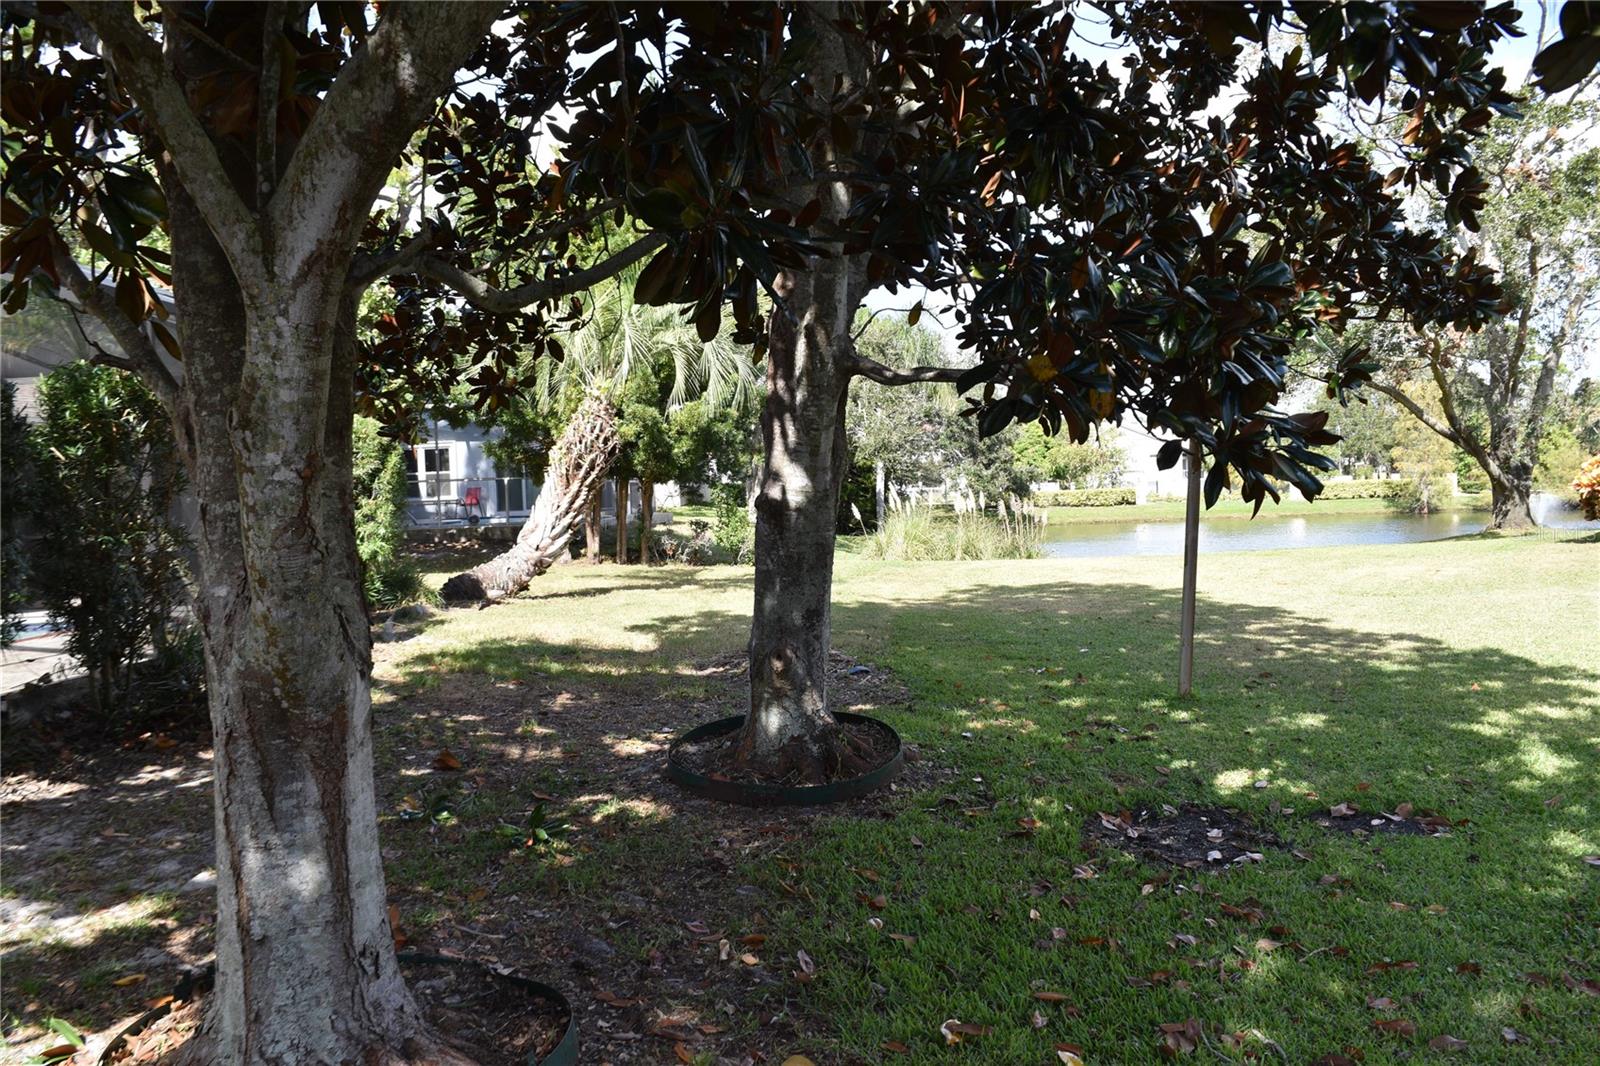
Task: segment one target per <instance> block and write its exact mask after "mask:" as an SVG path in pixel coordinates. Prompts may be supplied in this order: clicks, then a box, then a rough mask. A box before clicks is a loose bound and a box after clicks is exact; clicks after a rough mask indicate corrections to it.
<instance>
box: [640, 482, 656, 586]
mask: <svg viewBox="0 0 1600 1066" xmlns="http://www.w3.org/2000/svg"><path fill="white" fill-rule="evenodd" d="M655 520H656V487H655V484H654V483H653V482H650V481H646V480H645V479H644V478H640V479H639V564H640V565H641V566H649V565H650V524H651V523H652V522H654V521H655Z"/></svg>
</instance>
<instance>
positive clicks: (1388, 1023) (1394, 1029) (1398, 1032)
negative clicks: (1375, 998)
mask: <svg viewBox="0 0 1600 1066" xmlns="http://www.w3.org/2000/svg"><path fill="white" fill-rule="evenodd" d="M1372 1027H1373V1028H1374V1029H1376V1030H1378V1031H1379V1032H1381V1033H1388V1034H1389V1035H1391V1036H1403V1037H1407V1038H1410V1037H1413V1036H1416V1035H1417V1023H1416V1022H1413V1021H1411V1020H1410V1019H1409V1018H1375V1019H1373V1022H1372Z"/></svg>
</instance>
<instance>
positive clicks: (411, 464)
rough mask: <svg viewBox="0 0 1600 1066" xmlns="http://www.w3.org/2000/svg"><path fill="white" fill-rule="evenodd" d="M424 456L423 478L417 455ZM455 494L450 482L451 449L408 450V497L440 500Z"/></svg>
mask: <svg viewBox="0 0 1600 1066" xmlns="http://www.w3.org/2000/svg"><path fill="white" fill-rule="evenodd" d="M419 453H420V454H421V456H422V471H421V476H418V471H417V455H418V454H419ZM454 494H455V489H454V485H453V484H452V482H451V480H450V449H449V448H427V447H418V448H408V449H406V495H407V496H408V497H410V498H411V499H413V500H415V499H424V500H439V499H447V498H449V497H451V496H453V495H454Z"/></svg>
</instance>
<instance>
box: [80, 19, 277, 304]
mask: <svg viewBox="0 0 1600 1066" xmlns="http://www.w3.org/2000/svg"><path fill="white" fill-rule="evenodd" d="M72 9H73V11H74V12H75V13H76V14H77V15H78V16H79V17H80V18H81V19H83V21H84V22H85V23H87V24H88V26H89V28H90V29H92V30H93V31H94V32H95V34H96V35H98V36H99V38H100V41H101V44H102V46H103V53H104V54H105V57H106V58H107V59H108V60H109V61H110V62H111V65H112V67H113V68H114V69H115V71H116V74H117V77H118V78H119V79H120V80H121V82H122V83H123V85H124V86H125V87H126V88H127V90H128V92H129V94H130V95H132V97H133V98H134V100H135V101H137V102H138V104H139V108H140V110H141V111H143V112H144V116H145V118H146V119H147V120H148V121H149V122H150V124H151V126H152V127H154V129H155V132H156V135H157V136H158V137H159V138H160V139H161V143H162V145H163V146H165V148H166V150H167V153H168V154H169V155H170V156H171V157H172V166H173V169H174V170H175V171H176V172H177V174H178V178H179V180H180V181H182V182H183V185H184V188H185V189H186V190H187V191H188V193H189V195H190V196H191V197H192V198H193V199H194V202H195V204H196V206H198V207H199V208H200V213H201V214H202V215H203V216H204V217H205V220H206V224H207V225H209V226H210V227H211V231H212V232H213V233H214V234H216V237H217V243H218V244H220V245H221V246H222V250H223V251H224V252H225V253H226V254H227V256H228V263H229V264H230V265H231V266H232V267H233V270H234V273H235V275H237V277H238V279H239V283H240V284H241V285H242V286H244V287H245V288H246V289H247V290H249V289H252V288H260V287H261V286H262V285H263V283H264V282H265V280H266V273H265V270H264V267H263V264H262V258H261V230H260V228H259V227H258V226H257V225H256V219H255V216H254V215H253V214H252V213H251V212H250V209H249V208H248V207H246V206H245V203H244V201H243V200H242V199H240V198H239V194H238V191H237V190H236V189H235V188H234V186H233V182H232V181H231V180H230V179H229V178H228V174H227V171H225V170H224V169H223V166H222V160H221V158H220V157H218V155H217V149H216V145H214V144H212V143H211V138H210V137H209V136H207V134H206V131H205V128H204V127H202V126H201V125H200V120H199V119H198V118H197V117H196V116H195V113H194V112H193V111H191V110H190V109H189V102H188V100H187V99H185V97H184V93H183V90H182V89H181V88H180V87H179V85H178V83H177V81H176V80H174V79H173V78H172V76H171V74H170V73H169V71H168V70H167V64H166V60H165V59H164V57H163V56H162V54H161V46H160V45H159V44H157V43H156V41H155V38H153V37H151V36H150V35H149V34H148V33H146V32H145V31H144V29H143V28H142V27H140V25H139V23H138V22H137V21H136V20H135V19H134V16H133V9H132V8H131V7H129V6H126V5H124V4H105V3H89V2H84V0H77V2H75V3H73V4H72Z"/></svg>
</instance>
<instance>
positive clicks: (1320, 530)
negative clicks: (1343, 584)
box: [1043, 508, 1583, 558]
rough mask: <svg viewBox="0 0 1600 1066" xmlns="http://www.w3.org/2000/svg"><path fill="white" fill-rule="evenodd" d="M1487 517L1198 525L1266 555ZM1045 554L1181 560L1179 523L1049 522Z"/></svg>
mask: <svg viewBox="0 0 1600 1066" xmlns="http://www.w3.org/2000/svg"><path fill="white" fill-rule="evenodd" d="M1488 518H1489V516H1488V514H1487V513H1486V512H1483V511H1455V512H1451V513H1449V514H1433V515H1409V514H1372V515H1344V514H1330V515H1328V516H1326V517H1317V516H1291V517H1272V515H1271V512H1270V510H1269V509H1267V508H1263V509H1262V512H1261V514H1260V515H1259V516H1257V517H1256V518H1254V519H1244V518H1217V519H1212V520H1209V521H1208V520H1207V519H1206V518H1205V517H1204V516H1202V517H1201V519H1200V551H1201V553H1202V554H1204V553H1207V552H1227V551H1265V550H1268V549H1272V548H1328V547H1334V546H1337V545H1342V544H1405V543H1410V542H1412V541H1423V540H1442V539H1443V538H1445V537H1459V536H1463V535H1465V534H1467V533H1477V532H1479V531H1480V530H1482V529H1483V527H1484V526H1485V524H1487V522H1488ZM1544 524H1545V525H1546V526H1548V527H1554V528H1558V529H1559V528H1570V529H1577V528H1581V527H1582V526H1583V523H1582V522H1581V521H1580V520H1579V516H1578V515H1577V513H1576V512H1564V513H1557V514H1551V515H1546V516H1544ZM1043 549H1044V554H1045V555H1046V556H1047V557H1051V558H1070V557H1074V556H1084V555H1182V554H1183V523H1182V522H1137V521H1129V522H1095V523H1087V522H1085V523H1077V524H1074V523H1067V522H1052V523H1051V524H1050V525H1048V526H1046V527H1045V534H1044V544H1043Z"/></svg>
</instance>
